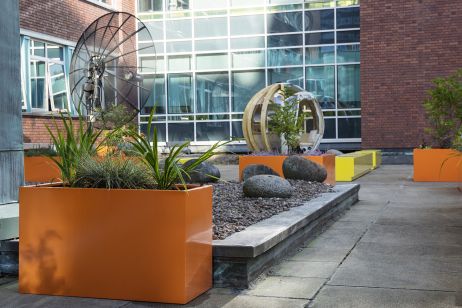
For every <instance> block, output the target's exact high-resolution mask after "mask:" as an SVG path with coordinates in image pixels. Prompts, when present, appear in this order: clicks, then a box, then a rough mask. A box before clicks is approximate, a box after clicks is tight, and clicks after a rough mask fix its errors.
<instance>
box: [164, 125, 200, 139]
mask: <svg viewBox="0 0 462 308" xmlns="http://www.w3.org/2000/svg"><path fill="white" fill-rule="evenodd" d="M168 141H170V142H183V141H194V123H169V124H168Z"/></svg>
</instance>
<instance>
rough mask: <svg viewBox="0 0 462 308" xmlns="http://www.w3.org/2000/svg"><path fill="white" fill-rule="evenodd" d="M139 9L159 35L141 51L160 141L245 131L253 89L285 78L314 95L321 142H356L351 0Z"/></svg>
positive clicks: (354, 5)
mask: <svg viewBox="0 0 462 308" xmlns="http://www.w3.org/2000/svg"><path fill="white" fill-rule="evenodd" d="M138 17H139V18H140V19H141V20H142V21H143V23H144V24H145V25H146V26H147V27H148V28H149V29H150V31H151V34H152V36H153V38H154V40H155V44H156V54H145V53H143V52H142V51H141V52H140V53H139V55H138V56H139V65H140V66H141V67H143V69H142V72H141V74H143V76H144V83H145V87H152V88H153V90H154V95H153V97H152V98H151V99H150V100H149V102H150V106H147V107H146V108H144V114H147V113H149V111H150V110H151V108H149V107H151V106H153V105H155V108H156V115H158V116H157V117H156V120H157V121H156V126H157V131H158V133H159V139H160V140H161V141H166V142H179V141H183V140H186V139H187V140H191V141H192V143H193V144H197V145H202V144H209V143H211V142H215V141H217V140H226V139H228V138H230V137H231V138H242V116H243V111H244V108H245V106H246V104H247V102H248V101H249V100H250V98H251V97H252V96H253V95H254V94H255V93H256V92H258V91H259V90H260V89H262V88H263V87H265V86H266V85H270V84H272V83H276V82H288V83H292V84H295V85H298V86H300V87H302V88H304V89H306V90H307V91H309V92H312V93H314V94H315V95H316V97H317V98H318V100H319V101H320V103H321V106H322V107H323V109H324V116H325V123H326V131H325V134H324V143H342V144H351V145H352V146H354V147H359V146H360V142H361V98H360V43H359V41H360V7H359V1H358V0H347V1H345V0H337V1H310V2H305V1H303V0H285V1H284V0H255V1H240V0H220V1H208V0H195V1H162V0H139V1H138ZM143 44H145V42H144V41H143V38H142V37H139V38H138V45H139V48H140V49H141V48H142V46H143ZM146 118H147V117H146V116H143V115H142V116H141V117H140V123H141V127H142V129H143V126H144V125H145V124H144V123H145V121H146Z"/></svg>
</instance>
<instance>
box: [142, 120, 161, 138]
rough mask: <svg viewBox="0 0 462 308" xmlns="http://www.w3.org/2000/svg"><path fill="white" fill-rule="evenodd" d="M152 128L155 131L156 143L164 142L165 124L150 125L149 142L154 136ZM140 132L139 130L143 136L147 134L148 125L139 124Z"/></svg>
mask: <svg viewBox="0 0 462 308" xmlns="http://www.w3.org/2000/svg"><path fill="white" fill-rule="evenodd" d="M154 127H155V128H156V130H157V141H158V142H165V141H166V138H165V133H166V126H165V123H153V124H152V126H151V136H150V140H152V137H153V135H154ZM140 130H141V132H142V133H143V134H145V135H146V134H147V133H148V125H147V124H140Z"/></svg>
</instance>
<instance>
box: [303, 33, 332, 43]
mask: <svg viewBox="0 0 462 308" xmlns="http://www.w3.org/2000/svg"><path fill="white" fill-rule="evenodd" d="M334 43H335V38H334V32H317V33H307V34H305V45H322V44H334Z"/></svg>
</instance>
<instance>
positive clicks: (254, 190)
mask: <svg viewBox="0 0 462 308" xmlns="http://www.w3.org/2000/svg"><path fill="white" fill-rule="evenodd" d="M243 191H244V195H245V196H246V197H254V198H258V197H260V198H289V197H290V196H292V194H293V191H294V189H293V187H292V185H290V183H289V181H287V180H286V179H283V178H281V177H279V176H275V175H269V174H261V175H255V176H253V177H251V178H249V179H247V181H245V182H244V186H243Z"/></svg>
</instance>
